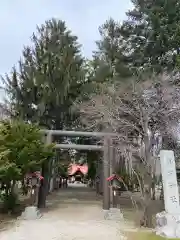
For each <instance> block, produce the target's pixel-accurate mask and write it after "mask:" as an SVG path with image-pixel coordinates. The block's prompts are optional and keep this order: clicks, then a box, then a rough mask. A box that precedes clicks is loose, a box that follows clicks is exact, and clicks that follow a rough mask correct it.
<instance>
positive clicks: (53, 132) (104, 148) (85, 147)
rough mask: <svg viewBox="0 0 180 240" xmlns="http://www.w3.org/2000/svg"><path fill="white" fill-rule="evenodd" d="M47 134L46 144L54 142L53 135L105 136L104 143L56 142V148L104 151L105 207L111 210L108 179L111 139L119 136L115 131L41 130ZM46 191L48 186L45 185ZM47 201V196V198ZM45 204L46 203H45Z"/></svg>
mask: <svg viewBox="0 0 180 240" xmlns="http://www.w3.org/2000/svg"><path fill="white" fill-rule="evenodd" d="M41 132H42V133H44V135H45V136H46V144H51V143H52V136H54V135H56V136H57V135H58V136H82V137H96V138H103V139H104V144H103V145H80V144H56V145H55V148H56V149H76V150H89V151H97V150H99V151H103V152H104V154H103V209H104V210H109V208H110V189H109V186H108V182H107V181H106V179H107V178H108V177H109V175H110V159H109V157H110V154H109V145H108V144H109V141H108V139H109V138H111V137H115V136H118V135H117V134H115V133H108V132H81V131H63V130H41ZM44 188H45V191H46V188H47V186H44ZM44 201H46V198H45V200H44ZM44 205H45V203H44Z"/></svg>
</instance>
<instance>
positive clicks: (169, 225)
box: [156, 150, 180, 238]
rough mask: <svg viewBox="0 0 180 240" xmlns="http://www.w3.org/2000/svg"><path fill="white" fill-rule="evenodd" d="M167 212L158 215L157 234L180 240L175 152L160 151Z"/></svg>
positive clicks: (179, 210) (179, 206)
mask: <svg viewBox="0 0 180 240" xmlns="http://www.w3.org/2000/svg"><path fill="white" fill-rule="evenodd" d="M160 163H161V174H162V182H163V192H164V205H165V211H164V212H161V213H158V214H157V215H156V234H157V235H160V236H163V237H168V238H180V205H179V190H178V184H177V176H176V164H175V159H174V152H173V151H170V150H161V151H160Z"/></svg>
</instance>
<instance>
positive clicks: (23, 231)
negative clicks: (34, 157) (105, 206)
mask: <svg viewBox="0 0 180 240" xmlns="http://www.w3.org/2000/svg"><path fill="white" fill-rule="evenodd" d="M103 216H104V214H103V211H102V206H101V201H100V200H99V199H98V197H97V196H96V195H95V193H94V192H92V191H91V190H89V189H88V188H87V187H85V186H82V185H71V186H70V187H68V188H67V189H65V190H60V191H59V192H56V193H53V194H52V195H50V196H49V200H48V204H47V209H46V211H45V212H44V213H43V216H42V218H40V219H38V220H31V221H29V220H26V221H25V220H17V221H16V223H15V225H14V226H13V227H10V228H9V229H6V230H5V231H2V232H0V239H1V240H32V239H33V240H41V239H42V240H76V239H77V240H92V239H93V240H96V239H97V240H101V239H103V240H116V239H118V240H121V239H124V237H123V236H122V234H121V232H120V229H121V223H120V222H115V221H108V220H104V219H103ZM122 226H123V223H122Z"/></svg>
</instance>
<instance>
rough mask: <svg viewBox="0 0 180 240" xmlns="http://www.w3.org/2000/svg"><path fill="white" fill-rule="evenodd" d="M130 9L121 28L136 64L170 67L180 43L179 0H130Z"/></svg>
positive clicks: (156, 69) (155, 68)
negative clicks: (131, 5)
mask: <svg viewBox="0 0 180 240" xmlns="http://www.w3.org/2000/svg"><path fill="white" fill-rule="evenodd" d="M132 2H133V4H134V8H133V10H130V11H129V12H128V13H127V16H128V20H127V21H125V22H124V23H123V25H122V28H121V33H122V36H123V38H124V42H125V43H126V46H127V48H129V47H130V49H131V50H130V55H129V60H130V62H131V64H132V65H133V66H134V67H135V68H139V67H143V68H145V69H146V68H151V69H153V70H154V71H158V72H159V71H161V70H162V69H166V70H172V69H174V67H175V66H176V64H177V58H178V56H179V46H180V28H179V26H180V16H179V11H180V1H179V0H167V1H164V0H132Z"/></svg>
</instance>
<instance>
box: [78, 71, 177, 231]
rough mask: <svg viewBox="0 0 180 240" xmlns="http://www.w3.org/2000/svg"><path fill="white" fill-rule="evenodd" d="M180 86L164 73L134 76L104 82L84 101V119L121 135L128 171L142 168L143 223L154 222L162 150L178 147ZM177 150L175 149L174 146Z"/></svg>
mask: <svg viewBox="0 0 180 240" xmlns="http://www.w3.org/2000/svg"><path fill="white" fill-rule="evenodd" d="M179 100H180V89H179V88H177V86H175V85H174V83H173V78H172V77H171V76H169V75H166V74H163V75H159V76H151V77H145V76H143V78H141V80H139V79H130V80H129V81H128V84H127V81H126V83H125V84H119V83H116V84H114V85H113V86H112V85H105V84H104V85H103V86H102V91H101V93H100V94H95V95H94V96H92V97H91V99H90V100H89V101H87V102H83V103H81V104H80V111H81V114H82V120H83V122H84V124H85V125H87V126H91V127H92V128H96V129H97V128H98V129H99V128H100V126H101V127H102V126H103V127H104V128H106V127H107V126H109V127H110V129H111V130H112V131H114V132H118V133H119V136H118V139H116V141H117V142H118V147H119V150H120V152H121V154H122V155H124V157H125V163H126V165H128V167H127V168H128V171H129V170H130V171H131V172H133V174H136V171H135V168H134V165H137V164H138V166H139V167H138V168H139V170H140V172H141V175H142V179H143V184H141V185H142V189H141V192H142V199H143V202H144V204H143V205H144V216H143V223H144V225H145V226H147V227H151V226H152V214H151V212H152V211H151V209H150V207H149V206H150V202H151V200H152V198H153V194H152V192H154V191H152V190H154V189H155V181H154V180H155V175H156V170H157V169H156V167H157V163H158V161H159V158H158V154H159V151H160V149H161V148H162V147H165V148H166V149H167V148H169V147H170V148H171V149H173V148H174V147H176V146H175V145H173V144H172V143H174V142H175V138H176V136H175V134H174V133H175V131H174V129H176V127H177V126H178V124H179V122H178V121H179V115H180V111H179V110H180V105H179ZM173 150H174V149H173Z"/></svg>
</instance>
